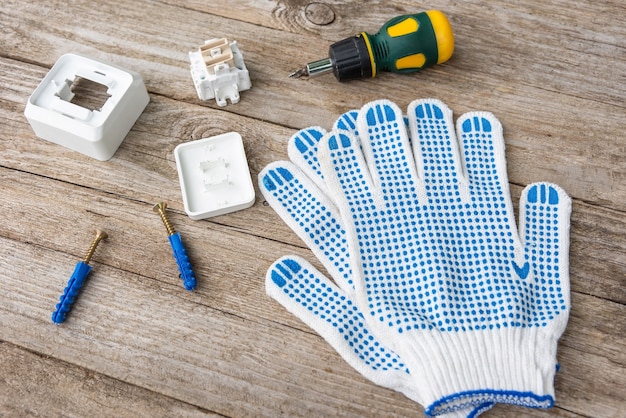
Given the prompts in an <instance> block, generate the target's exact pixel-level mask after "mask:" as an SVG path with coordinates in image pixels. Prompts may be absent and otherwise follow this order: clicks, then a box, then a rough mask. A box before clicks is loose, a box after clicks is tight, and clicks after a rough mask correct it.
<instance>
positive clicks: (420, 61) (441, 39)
mask: <svg viewBox="0 0 626 418" xmlns="http://www.w3.org/2000/svg"><path fill="white" fill-rule="evenodd" d="M453 51H454V35H453V34H452V27H451V26H450V22H448V19H447V18H446V16H445V15H444V14H443V13H442V12H440V11H438V10H429V11H427V12H422V13H417V14H411V15H402V16H397V17H394V18H393V19H391V20H389V21H388V22H387V23H385V24H384V25H383V26H382V27H381V28H380V30H379V31H378V33H376V34H375V35H370V34H368V33H366V32H361V33H360V34H358V35H356V36H353V37H350V38H346V39H344V40H342V41H339V42H336V43H334V44H332V45H331V46H330V48H329V51H328V58H324V59H321V60H318V61H314V62H311V63H309V64H307V65H306V66H305V67H304V68H302V69H300V70H297V71H294V72H293V73H291V74H290V75H289V77H296V78H300V77H303V76H306V77H312V76H316V75H321V74H325V73H328V72H331V71H332V72H333V73H334V74H335V78H337V80H339V81H345V80H354V79H358V78H367V77H376V74H377V73H379V72H380V71H391V72H395V73H412V72H415V71H419V70H421V69H422V68H426V67H429V66H431V65H434V64H441V63H444V62H446V61H447V60H448V59H450V57H451V56H452V52H453Z"/></svg>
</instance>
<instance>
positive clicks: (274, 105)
mask: <svg viewBox="0 0 626 418" xmlns="http://www.w3.org/2000/svg"><path fill="white" fill-rule="evenodd" d="M11 6H12V7H11V8H10V9H9V11H8V12H7V13H6V16H5V21H6V23H5V25H6V26H7V29H8V30H7V33H8V35H6V38H5V43H6V44H7V48H6V51H7V52H6V53H5V54H6V56H11V57H13V56H20V55H22V56H28V57H31V58H30V60H31V61H32V60H33V59H35V61H36V62H37V63H38V64H40V65H43V66H47V67H49V66H51V65H52V63H54V61H55V60H56V59H57V58H58V56H59V55H61V54H62V53H65V52H69V51H75V52H79V53H81V52H82V53H86V54H91V55H96V56H99V57H101V58H103V59H106V60H109V61H112V62H116V63H118V64H120V65H123V66H126V67H128V68H132V69H135V70H137V71H139V72H140V73H142V74H143V75H144V78H145V81H146V84H147V86H148V88H149V90H150V91H151V92H153V93H157V94H160V95H165V96H168V97H171V98H174V99H177V100H184V101H187V102H192V103H198V100H197V98H196V97H195V91H194V89H193V86H192V84H191V82H190V77H189V75H188V71H187V67H188V64H187V56H186V52H187V50H189V49H190V48H195V46H196V44H198V42H202V40H203V39H204V38H205V37H207V34H206V32H207V28H209V27H210V28H224V33H222V35H225V36H229V37H233V36H234V37H236V38H237V39H238V40H239V41H240V45H241V46H242V49H243V50H244V53H245V56H246V62H247V63H248V66H249V69H250V71H251V75H252V81H253V86H254V88H253V89H252V90H250V91H248V92H245V93H243V94H244V98H243V99H242V101H241V103H239V104H238V105H236V106H232V107H231V109H229V111H230V112H236V113H240V114H246V115H248V116H252V117H254V118H257V119H261V120H267V121H271V122H274V123H277V124H280V125H284V126H290V127H296V128H301V127H304V126H307V125H317V124H321V125H323V126H330V125H331V124H332V121H333V119H334V118H336V117H337V115H339V114H340V113H341V112H344V111H346V110H348V109H351V108H355V107H359V106H361V105H362V104H364V103H365V102H367V101H369V100H372V99H377V98H381V96H383V97H384V96H388V94H384V93H383V94H381V92H393V94H392V96H393V97H391V98H392V99H394V100H396V101H397V102H398V104H399V105H401V106H402V107H405V106H406V105H407V104H408V103H409V102H410V101H411V100H413V99H415V98H418V97H426V96H435V97H438V98H441V99H442V100H444V101H445V102H446V103H448V104H449V105H450V106H451V107H452V109H454V110H455V111H456V112H457V114H460V113H461V112H463V111H467V110H475V109H487V110H496V109H497V111H496V114H497V116H498V117H499V118H500V119H501V120H502V122H503V124H504V126H505V132H506V135H507V143H508V144H509V154H508V159H509V172H510V177H511V181H512V182H513V183H515V184H527V183H530V182H533V181H538V180H548V181H553V182H556V183H559V184H560V185H561V186H563V187H564V188H565V189H566V190H567V191H568V192H569V193H571V194H572V195H573V196H574V197H578V198H580V199H583V200H585V201H588V202H594V203H597V204H602V205H608V206H611V207H614V208H616V209H620V210H624V201H625V199H623V196H626V189H625V187H626V186H624V184H626V181H624V180H625V178H624V176H625V174H624V173H626V166H625V165H624V164H626V163H625V162H624V161H623V159H621V158H617V157H616V156H618V155H621V154H623V153H624V144H623V141H622V140H621V138H620V137H619V136H616V135H615V132H619V129H620V126H621V121H622V117H621V116H622V114H623V109H624V100H623V98H624V97H626V91H625V90H624V89H625V88H626V87H624V86H626V83H625V82H623V81H625V80H624V74H626V59H624V58H625V57H624V48H623V45H620V44H619V43H617V42H616V41H613V39H619V35H620V34H621V35H623V31H624V27H625V26H626V25H623V24H621V23H623V22H620V20H619V19H616V20H610V21H609V22H610V23H607V25H606V27H604V29H603V33H605V34H606V35H605V36H597V35H594V31H593V30H591V29H587V25H588V24H589V25H591V27H592V28H593V27H596V25H597V23H589V22H594V21H593V20H589V19H587V13H588V12H589V11H590V10H592V9H591V6H590V5H588V6H581V7H580V8H574V9H571V13H573V14H563V13H560V14H557V18H555V17H553V15H552V14H549V13H547V10H545V9H543V8H537V7H535V6H528V5H525V6H517V7H511V6H509V5H507V6H497V7H494V6H491V7H489V8H487V10H488V11H489V14H488V15H487V17H486V14H485V8H484V6H480V7H477V8H475V9H472V10H473V11H472V10H462V11H460V13H463V14H462V16H457V18H456V20H455V22H454V23H455V24H456V25H455V26H458V27H459V35H458V38H459V39H458V44H459V47H458V54H457V58H455V60H456V61H453V62H451V63H450V64H449V65H444V66H440V67H437V68H436V69H432V70H428V71H425V72H424V73H422V74H420V75H415V76H399V75H387V76H385V77H381V78H380V79H379V80H377V81H376V82H375V83H374V82H355V83H342V84H340V83H336V82H335V81H334V80H332V78H329V79H326V80H322V79H314V80H310V81H302V80H290V79H287V78H286V74H288V73H289V71H290V70H291V69H293V67H294V65H295V64H297V65H301V64H302V63H304V62H306V61H307V60H310V59H311V57H301V56H299V55H298V54H299V51H303V50H305V49H306V50H307V51H310V50H311V49H310V47H308V48H302V45H303V44H308V45H315V44H317V43H318V42H317V41H316V38H317V37H316V36H313V35H309V34H302V35H299V36H293V35H292V34H289V33H285V32H282V31H278V30H276V29H271V28H265V27H261V26H258V25H253V24H250V23H245V22H240V21H233V20H227V19H225V18H223V17H220V16H215V15H207V14H205V13H201V12H198V11H194V10H191V9H187V8H180V7H175V6H169V5H164V4H158V3H157V4H155V3H151V4H150V6H146V5H144V4H142V3H141V2H135V3H133V4H132V5H127V4H124V6H120V5H115V4H114V3H112V4H110V5H109V6H107V7H102V8H95V9H92V10H91V12H90V13H89V15H88V17H87V16H83V15H82V14H81V13H76V15H75V16H74V15H72V18H71V19H68V18H67V16H65V15H64V13H65V12H64V11H65V10H66V8H64V7H60V6H57V5H56V4H55V3H54V2H50V3H45V4H41V5H39V4H34V3H28V2H19V3H15V4H12V5H11ZM77 6H78V5H77ZM87 7H89V6H87ZM115 7H117V13H116V14H115V17H116V18H115V19H110V16H111V14H112V13H113V10H115V9H114V8H115ZM611 7H613V8H611ZM611 7H608V8H607V12H616V11H617V10H618V9H619V8H618V7H617V6H616V5H614V6H611ZM615 8H617V9H615ZM78 10H80V7H78ZM568 10H570V9H568ZM43 15H45V16H46V17H47V18H46V24H45V25H41V26H42V28H43V29H44V30H40V31H23V30H21V27H23V25H24V22H25V21H27V22H32V21H33V20H35V21H36V19H37V18H41V16H43ZM616 15H617V16H619V14H616ZM164 16H167V18H164ZM140 17H141V18H140ZM553 20H554V21H553ZM156 21H159V22H163V25H159V27H158V29H157V28H156V27H155V25H154V24H153V23H152V22H156ZM573 22H576V23H577V26H576V27H577V28H578V29H577V31H574V32H572V30H569V31H566V30H565V28H567V27H570V26H568V25H571V24H572V23H573ZM557 23H558V24H557ZM541 25H545V26H546V27H551V26H550V25H557V26H556V28H555V33H556V34H557V35H558V36H554V37H552V41H553V42H548V43H546V42H544V39H545V36H544V35H541V34H538V33H537V31H536V30H532V29H533V28H535V27H537V26H541ZM124 27H128V28H132V29H129V30H128V32H127V33H124V32H123V33H120V34H119V37H121V38H122V39H124V42H125V43H124V46H123V47H120V43H119V42H118V40H117V37H116V36H114V35H113V34H118V32H119V31H120V30H122V31H123V30H124V29H123V28H124ZM86 28H89V29H86ZM557 29H562V31H559V30H557ZM622 38H623V36H622ZM268 45H280V46H281V47H280V48H268V47H267V46H268ZM571 45H575V46H576V48H572V47H571ZM285 50H287V51H294V53H291V52H290V53H289V54H284V53H283V52H282V51H285ZM494 51H498V52H497V53H494ZM545 57H554V59H546V58H545ZM300 58H302V61H299V59H300ZM580 62H584V63H585V65H584V66H581V65H579V64H580ZM607 71H610V73H608V74H607ZM607 80H612V81H613V82H608V83H607ZM619 80H621V81H622V82H620V81H619ZM615 81H617V82H615ZM259 103H263V104H267V103H271V106H267V105H259ZM536 103H541V105H540V106H536ZM203 106H210V107H215V105H214V104H211V103H209V104H203ZM598 120H602V123H596V121H598Z"/></svg>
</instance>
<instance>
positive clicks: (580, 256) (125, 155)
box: [0, 60, 626, 303]
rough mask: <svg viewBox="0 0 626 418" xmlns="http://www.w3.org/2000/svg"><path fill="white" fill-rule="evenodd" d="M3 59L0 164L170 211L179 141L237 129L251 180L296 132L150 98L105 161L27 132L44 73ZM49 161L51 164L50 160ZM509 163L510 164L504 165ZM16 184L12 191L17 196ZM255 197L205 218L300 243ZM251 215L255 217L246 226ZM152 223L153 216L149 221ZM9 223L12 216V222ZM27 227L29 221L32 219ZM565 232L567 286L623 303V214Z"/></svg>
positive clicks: (577, 216) (588, 219)
mask: <svg viewBox="0 0 626 418" xmlns="http://www.w3.org/2000/svg"><path fill="white" fill-rule="evenodd" d="M2 62H4V63H5V64H6V65H4V66H0V68H4V69H5V71H4V72H2V73H0V74H4V75H5V76H6V77H8V79H7V78H4V79H3V78H0V80H1V81H2V82H3V83H7V84H8V81H14V82H15V83H14V86H21V89H20V90H18V91H16V92H15V93H14V94H7V95H6V99H7V100H8V102H7V106H6V110H7V112H6V113H5V115H6V116H0V119H2V120H3V121H6V125H5V126H7V127H8V128H9V129H10V130H9V131H5V132H3V133H0V138H2V142H0V151H1V152H2V162H1V163H0V165H2V166H4V167H11V168H13V169H17V170H21V171H27V172H31V173H36V174H38V175H40V176H45V177H51V178H56V179H59V180H62V181H65V182H68V183H73V184H78V185H81V186H83V187H88V188H96V189H100V190H106V191H107V192H109V193H115V194H119V195H120V196H125V197H126V198H129V199H133V200H138V201H141V202H144V203H146V204H151V203H155V202H156V201H159V200H166V201H167V202H168V204H169V205H170V207H171V208H172V209H173V210H178V211H179V212H182V211H183V208H182V206H183V205H182V198H181V194H180V187H179V185H178V176H177V173H176V167H175V163H174V158H173V151H174V148H175V147H176V146H177V145H178V144H180V143H182V142H184V141H187V140H191V139H198V138H201V137H206V136H211V135H216V134H220V133H223V132H227V131H231V130H234V131H238V132H240V133H241V134H242V136H243V138H244V144H245V148H246V154H247V158H248V162H249V165H250V170H251V173H252V177H253V180H254V183H255V184H256V176H257V173H258V172H259V171H260V170H261V169H262V168H263V167H264V166H265V165H267V164H268V163H270V162H272V161H275V160H278V159H285V158H287V156H286V143H287V139H288V137H289V136H290V135H291V134H292V133H293V132H295V131H294V130H292V129H288V128H283V127H280V126H276V125H273V124H270V123H266V122H261V121H257V120H254V119H251V118H246V117H242V116H237V115H232V114H229V113H226V112H221V111H216V110H213V109H207V108H204V107H198V106H194V105H191V104H184V103H180V102H177V101H173V100H171V99H167V98H163V97H159V96H153V98H152V102H151V103H150V104H149V106H148V108H147V109H146V111H145V112H144V113H143V114H142V116H141V117H140V119H139V121H138V122H137V124H136V125H135V127H134V128H133V130H132V131H131V133H130V134H129V136H128V137H127V138H126V140H125V141H124V142H123V143H122V146H121V147H120V149H119V150H118V152H117V153H116V155H115V157H114V158H113V159H112V160H111V161H108V162H99V161H95V160H93V159H90V158H88V157H86V156H83V155H80V154H77V153H75V152H72V151H69V150H67V149H65V148H63V147H60V146H58V145H55V144H51V143H48V142H46V141H42V140H41V139H39V138H36V137H35V136H34V135H33V133H32V130H31V129H30V126H28V123H27V122H26V121H25V119H24V118H23V116H22V114H21V112H22V109H23V103H20V101H21V100H23V96H20V94H22V95H27V94H29V92H28V90H27V88H26V85H27V84H29V83H31V82H32V83H35V79H36V78H37V77H40V76H41V77H43V73H44V72H45V71H44V70H42V69H39V68H37V67H32V66H27V65H23V64H19V63H15V62H11V61H7V60H4V61H0V63H2ZM21 68H23V69H25V71H24V77H23V78H24V79H25V80H28V81H27V83H26V84H19V81H20V79H16V78H15V75H13V76H9V75H10V74H16V72H17V69H21ZM28 70H30V71H28ZM7 132H10V135H7ZM607 152H608V149H607ZM52 161H53V162H54V163H50V162H52ZM511 167H512V164H511V163H509V169H510V168H511ZM36 186H37V184H36V181H35V182H34V185H24V186H22V187H23V189H27V188H33V187H36ZM21 190H22V189H20V190H18V191H17V195H16V198H18V196H19V193H21ZM520 190H521V188H520V187H517V186H513V187H512V192H513V199H514V201H516V200H517V199H518V197H519V192H520ZM42 193H43V195H44V196H46V197H47V196H48V195H47V193H46V191H44V190H42ZM262 201H263V198H262V196H261V195H260V193H258V189H257V204H256V205H255V206H254V207H252V208H250V209H248V210H246V211H243V212H238V213H233V214H230V215H227V216H222V217H219V218H215V219H213V220H210V221H209V222H217V223H219V224H227V225H230V226H232V227H234V228H237V229H238V230H240V231H247V232H248V233H251V234H253V235H259V236H264V237H268V238H271V239H273V240H280V241H283V242H286V243H291V244H295V245H302V244H301V242H300V241H299V240H298V239H297V238H296V237H295V236H294V234H293V233H291V232H290V230H289V229H288V228H287V227H286V226H285V225H284V224H283V223H282V222H281V221H280V220H279V219H278V217H277V216H276V215H275V214H274V213H273V211H272V210H271V208H269V207H266V206H263V205H262V204H261V202H262ZM86 204H87V205H90V204H89V203H86ZM251 220H254V223H253V224H251ZM155 222H158V220H156V219H155ZM186 222H188V220H181V223H186ZM16 224H19V221H17V220H16ZM31 226H32V227H36V226H37V224H36V223H33V224H32V225H31ZM159 232H161V231H159ZM30 233H33V232H32V231H31V232H30ZM571 235H572V248H571V259H572V266H571V272H572V288H573V289H574V290H575V291H580V292H583V293H588V294H592V295H596V296H600V297H604V298H608V299H611V300H615V301H618V302H621V303H624V302H625V301H626V286H624V277H626V251H625V250H624V248H626V244H625V240H626V218H625V217H624V216H623V213H622V212H619V211H614V210H611V209H604V208H601V207H599V206H596V205H590V204H587V203H584V202H578V201H577V202H576V204H575V206H574V212H573V215H572V230H571ZM276 256H278V254H277V255H276Z"/></svg>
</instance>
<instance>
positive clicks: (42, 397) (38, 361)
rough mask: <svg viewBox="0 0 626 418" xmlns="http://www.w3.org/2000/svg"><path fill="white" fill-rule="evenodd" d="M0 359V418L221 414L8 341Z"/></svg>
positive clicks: (199, 415)
mask: <svg viewBox="0 0 626 418" xmlns="http://www.w3.org/2000/svg"><path fill="white" fill-rule="evenodd" d="M0 358H2V362H0V383H1V386H2V389H0V413H1V414H2V415H3V416H16V417H17V416H19V417H27V416H41V415H46V416H49V417H51V416H66V417H68V416H103V413H105V414H106V415H107V416H118V417H124V416H135V417H155V416H177V417H219V416H221V415H218V414H213V413H211V412H210V411H207V410H202V409H200V408H198V407H196V406H193V405H189V404H185V403H183V402H180V401H178V400H175V399H172V398H169V397H166V396H163V395H161V394H159V393H154V392H150V391H148V390H146V389H143V388H140V387H138V386H134V385H129V384H126V383H124V382H122V381H120V380H118V379H114V378H111V377H108V376H105V375H102V374H99V373H94V372H93V371H91V370H89V369H84V368H81V367H78V366H75V365H73V364H70V363H65V362H62V361H59V360H57V359H54V358H51V357H49V356H42V355H38V354H36V353H33V352H31V351H26V350H24V349H21V348H19V347H16V346H14V345H11V344H9V343H5V342H0ZM103 408H104V409H103Z"/></svg>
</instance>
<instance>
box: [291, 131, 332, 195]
mask: <svg viewBox="0 0 626 418" xmlns="http://www.w3.org/2000/svg"><path fill="white" fill-rule="evenodd" d="M324 135H326V130H325V129H324V128H320V127H319V126H313V127H310V128H305V129H302V130H300V131H298V132H296V133H295V134H294V135H293V136H292V137H291V138H289V143H288V144H287V153H288V154H289V159H290V160H291V161H292V162H293V163H294V164H295V165H296V166H297V167H298V168H300V169H301V170H302V171H303V172H304V173H305V174H306V175H307V176H308V177H309V178H310V179H311V180H313V181H314V182H315V184H317V185H318V187H320V188H321V189H322V190H324V188H325V186H324V180H323V177H322V172H321V171H320V165H319V161H318V160H317V149H318V145H319V141H320V140H321V139H322V137H323V136H324Z"/></svg>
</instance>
